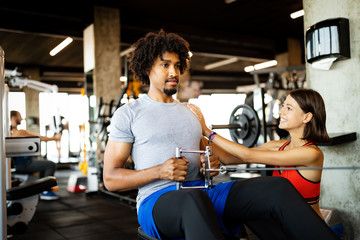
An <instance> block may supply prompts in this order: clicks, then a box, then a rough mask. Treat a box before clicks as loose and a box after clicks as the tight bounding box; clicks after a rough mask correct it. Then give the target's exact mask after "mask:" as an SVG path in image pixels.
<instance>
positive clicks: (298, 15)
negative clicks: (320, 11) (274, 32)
mask: <svg viewBox="0 0 360 240" xmlns="http://www.w3.org/2000/svg"><path fill="white" fill-rule="evenodd" d="M302 16H304V9H301V10H299V11H297V12H293V13H292V14H290V17H291V18H292V19H295V18H298V17H302Z"/></svg>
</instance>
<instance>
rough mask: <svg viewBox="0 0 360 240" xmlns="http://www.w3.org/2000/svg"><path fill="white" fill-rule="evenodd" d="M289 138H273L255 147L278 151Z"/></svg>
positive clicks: (256, 148)
mask: <svg viewBox="0 0 360 240" xmlns="http://www.w3.org/2000/svg"><path fill="white" fill-rule="evenodd" d="M286 142H287V140H282V139H281V140H272V141H269V142H266V143H264V144H262V145H260V146H258V147H254V148H253V149H255V150H268V151H278V150H279V148H280V147H281V146H282V145H283V144H284V143H286Z"/></svg>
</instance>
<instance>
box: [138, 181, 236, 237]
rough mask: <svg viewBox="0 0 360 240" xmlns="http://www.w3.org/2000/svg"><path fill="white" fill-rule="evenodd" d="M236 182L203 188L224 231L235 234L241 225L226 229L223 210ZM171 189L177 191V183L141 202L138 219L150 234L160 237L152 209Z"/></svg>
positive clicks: (196, 183) (193, 184)
mask: <svg viewBox="0 0 360 240" xmlns="http://www.w3.org/2000/svg"><path fill="white" fill-rule="evenodd" d="M234 182H235V181H231V182H226V183H218V184H216V185H214V186H213V187H212V188H210V189H203V191H205V192H206V193H207V195H208V196H209V198H210V199H211V201H212V202H213V204H214V207H215V211H216V214H217V218H218V221H219V224H220V227H221V229H222V231H224V232H225V233H230V234H235V233H236V232H233V231H238V230H239V228H240V227H239V228H237V229H232V230H230V229H225V227H224V224H223V221H222V216H223V212H224V208H225V203H226V199H227V196H228V194H229V191H230V188H231V186H232V184H233V183H234ZM200 185H204V181H187V182H183V186H200ZM170 191H176V185H172V186H169V187H166V188H164V189H161V190H159V191H157V192H155V193H153V194H151V195H150V196H148V197H147V198H145V199H144V200H143V201H142V202H141V204H140V207H139V210H138V221H139V224H140V226H141V228H142V230H143V231H144V232H145V233H146V234H147V235H149V236H152V237H155V238H158V239H160V236H159V233H158V231H157V229H156V226H155V222H154V219H153V215H152V211H153V208H154V206H155V203H156V201H157V200H158V199H159V197H160V196H161V195H163V194H164V193H167V192H170Z"/></svg>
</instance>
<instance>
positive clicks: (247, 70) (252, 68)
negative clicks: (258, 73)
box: [244, 66, 255, 72]
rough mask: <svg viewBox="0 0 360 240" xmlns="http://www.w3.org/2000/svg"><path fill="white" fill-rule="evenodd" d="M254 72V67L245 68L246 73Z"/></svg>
mask: <svg viewBox="0 0 360 240" xmlns="http://www.w3.org/2000/svg"><path fill="white" fill-rule="evenodd" d="M254 70H255V68H254V66H247V67H245V68H244V71H245V72H252V71H254Z"/></svg>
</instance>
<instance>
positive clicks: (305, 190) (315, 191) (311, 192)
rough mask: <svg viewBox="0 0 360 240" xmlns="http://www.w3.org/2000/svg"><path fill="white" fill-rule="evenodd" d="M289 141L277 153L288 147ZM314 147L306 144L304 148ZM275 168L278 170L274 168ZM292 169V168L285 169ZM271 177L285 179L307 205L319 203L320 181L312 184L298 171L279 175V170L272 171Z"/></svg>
mask: <svg viewBox="0 0 360 240" xmlns="http://www.w3.org/2000/svg"><path fill="white" fill-rule="evenodd" d="M289 143H290V141H288V142H286V143H284V144H283V145H282V146H281V147H280V148H279V151H283V150H284V148H285V147H286V146H287V145H289ZM309 145H314V143H313V142H309V143H306V144H305V145H304V146H309ZM275 168H278V167H277V166H275ZM285 168H294V167H289V166H287V167H285ZM273 177H284V178H287V179H288V180H289V181H290V182H291V183H292V185H293V186H294V187H295V188H296V189H297V190H298V191H299V193H300V194H301V195H302V196H303V198H305V200H306V202H307V203H308V204H309V205H313V204H315V203H317V202H319V198H320V181H319V182H313V181H310V180H308V179H306V178H305V177H304V176H302V175H301V173H300V172H299V171H298V170H284V171H282V172H281V173H280V171H279V170H274V172H273Z"/></svg>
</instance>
